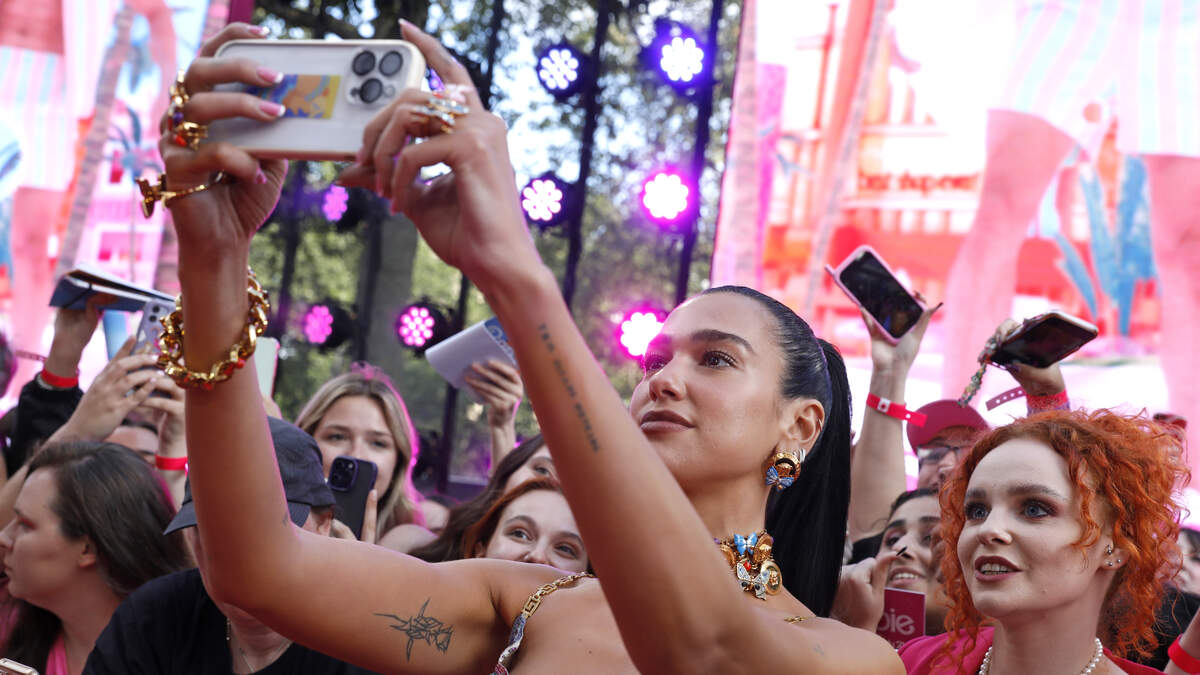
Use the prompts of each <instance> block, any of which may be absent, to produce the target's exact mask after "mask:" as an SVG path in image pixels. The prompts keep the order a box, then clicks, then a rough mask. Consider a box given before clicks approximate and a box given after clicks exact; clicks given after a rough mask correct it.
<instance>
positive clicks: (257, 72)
mask: <svg viewBox="0 0 1200 675" xmlns="http://www.w3.org/2000/svg"><path fill="white" fill-rule="evenodd" d="M265 35H266V30H265V29H262V28H259V27H256V26H250V25H247V24H243V23H234V24H230V25H228V26H226V27H225V28H224V29H223V30H222V31H221V32H220V33H218V34H217V36H216V37H214V38H213V39H212V40H209V41H208V42H206V43H205V44H204V45H203V46H201V48H200V51H199V54H198V55H197V57H196V59H195V60H194V61H192V63H191V64H190V65H189V66H188V68H187V70H186V71H183V72H182V73H180V75H179V77H178V78H177V79H176V82H175V84H174V85H173V86H172V87H171V101H170V105H169V106H168V108H167V111H166V113H165V114H164V115H163V119H162V121H161V124H160V128H161V130H162V137H161V139H160V140H159V152H160V153H161V154H162V157H163V164H164V166H165V167H166V173H165V174H163V175H162V176H160V177H159V178H158V179H157V180H156V181H154V182H150V181H142V182H140V185H141V187H142V195H143V209H144V210H146V211H149V210H152V209H153V207H154V202H155V201H158V200H160V199H161V200H163V201H164V203H166V204H167V205H168V206H170V207H171V210H172V212H173V213H174V215H175V224H176V228H177V230H178V232H179V236H180V243H181V245H184V244H193V245H198V246H201V247H209V246H210V245H211V246H212V247H219V246H220V245H221V244H222V242H227V241H230V240H234V241H238V242H243V243H245V244H247V245H248V243H249V240H250V238H251V237H252V236H253V234H254V232H255V231H256V230H257V229H258V227H259V226H260V225H261V224H262V223H263V222H264V221H265V220H266V218H267V216H268V215H269V214H270V213H271V210H272V209H273V208H274V207H275V202H276V201H278V199H279V192H280V187H281V185H282V183H283V177H284V175H285V173H286V172H287V162H284V161H280V160H263V161H259V160H258V159H256V158H254V157H252V156H251V155H250V154H249V153H247V152H246V151H244V150H242V149H241V148H237V147H234V146H232V145H230V144H228V143H214V142H200V141H201V140H202V139H203V138H204V137H205V136H206V135H207V125H208V124H210V123H212V122H213V121H215V120H219V119H227V118H236V117H246V118H250V119H254V120H258V121H263V122H269V121H272V120H275V119H278V118H279V117H280V116H281V114H282V112H283V108H282V106H280V105H279V104H277V103H273V102H271V101H264V100H262V99H260V98H257V97H255V96H252V95H250V94H247V93H242V92H236V91H215V88H216V86H217V85H219V84H225V83H240V84H247V85H252V86H265V85H270V84H274V83H276V82H278V81H279V79H280V78H281V74H280V73H277V72H274V71H272V70H269V69H267V68H262V67H259V66H258V65H257V64H255V63H254V62H252V61H249V60H246V59H236V58H218V57H216V56H215V54H216V52H217V50H218V49H219V48H220V47H221V45H223V44H225V43H226V42H229V41H230V40H241V39H252V38H262V37H263V36H265ZM222 177H226V178H227V179H228V180H224V181H223V180H221V178H222ZM185 197H186V198H185Z"/></svg>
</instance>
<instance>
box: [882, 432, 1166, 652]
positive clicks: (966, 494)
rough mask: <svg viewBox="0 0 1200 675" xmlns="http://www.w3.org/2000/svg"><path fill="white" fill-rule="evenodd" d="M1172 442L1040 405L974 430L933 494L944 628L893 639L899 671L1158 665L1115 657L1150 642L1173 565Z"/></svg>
mask: <svg viewBox="0 0 1200 675" xmlns="http://www.w3.org/2000/svg"><path fill="white" fill-rule="evenodd" d="M1176 444H1177V440H1175V438H1174V437H1173V436H1171V435H1169V434H1167V433H1166V432H1165V431H1164V430H1163V429H1162V428H1161V427H1159V426H1158V425H1156V424H1154V423H1153V422H1151V421H1149V420H1148V419H1145V418H1143V417H1132V416H1124V415H1119V414H1117V413H1113V412H1110V411H1107V410H1100V411H1096V412H1091V413H1087V412H1063V411H1054V412H1046V413H1041V414H1039V415H1034V416H1032V417H1029V418H1026V419H1024V420H1019V421H1017V422H1014V423H1013V424H1010V425H1008V426H1005V427H1001V428H999V429H996V430H994V431H992V432H990V433H988V434H987V435H985V436H984V437H983V438H981V439H980V440H979V441H978V442H977V443H976V445H975V446H974V448H972V449H971V451H970V453H969V454H968V455H967V456H966V458H965V459H964V460H963V462H962V463H961V464H960V465H959V468H958V470H957V471H956V473H955V474H954V476H953V477H952V478H951V479H950V481H949V482H948V483H947V485H946V487H945V488H944V491H943V493H942V527H943V534H944V537H945V539H946V543H947V554H946V556H945V558H944V559H943V560H942V572H943V573H944V575H945V577H946V594H947V596H948V598H949V601H950V609H949V612H948V616H947V620H946V626H947V628H948V629H949V630H950V633H949V634H948V635H947V637H946V638H941V637H926V638H919V639H917V640H914V641H913V642H910V643H909V644H907V645H905V646H904V647H903V648H902V649H901V657H902V658H903V659H904V661H905V664H906V665H907V666H908V672H909V673H910V674H912V673H955V672H957V673H966V672H970V671H975V670H976V669H978V672H980V673H989V672H990V673H1028V672H1038V673H1048V674H1050V675H1055V674H1062V675H1073V674H1074V673H1078V672H1081V671H1082V672H1087V673H1091V672H1093V671H1094V672H1121V671H1123V672H1127V673H1140V672H1158V671H1156V670H1154V669H1150V668H1146V667H1144V666H1139V665H1137V664H1134V663H1131V662H1129V661H1126V660H1124V659H1123V658H1121V657H1122V656H1125V655H1128V654H1131V653H1137V654H1139V655H1145V654H1146V653H1147V649H1148V648H1152V647H1153V645H1154V636H1153V633H1152V632H1151V627H1152V625H1153V623H1154V610H1155V608H1156V607H1157V605H1158V601H1159V598H1160V597H1161V593H1162V581H1163V579H1164V576H1163V575H1164V571H1165V570H1169V569H1170V567H1172V566H1173V565H1177V561H1178V552H1177V549H1176V547H1175V533H1176V531H1177V529H1178V522H1179V513H1180V506H1179V504H1178V503H1177V502H1176V501H1175V494H1174V493H1173V487H1174V486H1175V485H1176V484H1177V481H1178V480H1179V479H1180V478H1181V477H1182V476H1183V475H1184V474H1185V473H1186V471H1185V469H1184V468H1183V467H1182V465H1181V464H1180V463H1179V461H1178V449H1177V448H1176V447H1175V446H1176ZM1172 449H1174V450H1175V452H1174V453H1173V452H1172ZM955 552H956V553H957V555H954V553H955ZM985 619H987V620H990V623H991V624H992V625H994V627H995V628H994V629H993V628H990V627H989V628H981V624H982V622H983V621H984V620H985ZM1097 669H1098V670H1097Z"/></svg>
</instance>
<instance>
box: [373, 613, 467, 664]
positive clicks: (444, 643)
mask: <svg viewBox="0 0 1200 675" xmlns="http://www.w3.org/2000/svg"><path fill="white" fill-rule="evenodd" d="M430 600H432V598H425V604H423V605H421V611H419V612H417V615H416V616H411V617H409V618H407V619H403V618H401V617H399V616H398V615H396V614H384V613H378V612H377V613H376V614H375V616H382V617H386V618H388V619H392V620H393V621H395V622H396V623H393V624H391V627H392V628H393V629H395V630H398V631H400V632H401V633H404V634H405V635H407V636H408V645H407V646H406V647H405V648H404V656H405V658H407V659H408V660H409V661H412V648H413V643H414V642H416V641H418V640H420V641H422V642H424V643H425V644H428V645H430V646H431V647H434V648H436V649H437V650H438V651H439V652H443V653H445V652H446V651H447V650H448V649H450V636H452V635H453V634H454V626H447V625H446V624H444V623H442V622H441V621H440V620H439V619H436V618H434V617H432V616H426V615H425V608H426V607H428V606H429V601H430Z"/></svg>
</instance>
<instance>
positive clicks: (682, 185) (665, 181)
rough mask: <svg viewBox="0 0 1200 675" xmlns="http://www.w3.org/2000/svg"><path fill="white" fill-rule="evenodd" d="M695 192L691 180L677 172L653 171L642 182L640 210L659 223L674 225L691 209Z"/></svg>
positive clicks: (666, 170) (667, 170)
mask: <svg viewBox="0 0 1200 675" xmlns="http://www.w3.org/2000/svg"><path fill="white" fill-rule="evenodd" d="M695 192H696V191H695V188H694V186H693V185H691V182H690V181H688V180H686V179H685V178H684V177H683V176H682V175H681V174H679V173H678V172H676V171H672V170H669V169H663V170H660V171H655V172H654V173H653V174H651V175H650V177H649V178H647V179H646V180H645V181H644V182H643V183H642V194H641V199H640V201H641V203H642V210H643V211H645V212H646V214H647V215H648V216H650V218H651V219H652V220H654V222H656V223H658V224H660V225H674V224H675V223H677V222H679V221H680V220H681V216H682V215H683V214H685V213H687V212H688V211H690V210H692V199H693V195H695Z"/></svg>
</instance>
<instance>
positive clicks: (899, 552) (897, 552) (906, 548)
mask: <svg viewBox="0 0 1200 675" xmlns="http://www.w3.org/2000/svg"><path fill="white" fill-rule="evenodd" d="M906 551H908V547H907V546H905V547H904V548H902V549H900V550H899V551H896V555H897V556H902V555H904V553H905V552H906Z"/></svg>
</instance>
